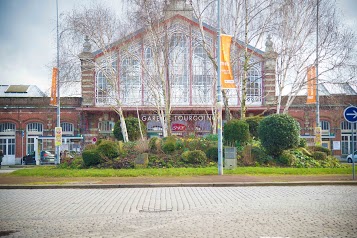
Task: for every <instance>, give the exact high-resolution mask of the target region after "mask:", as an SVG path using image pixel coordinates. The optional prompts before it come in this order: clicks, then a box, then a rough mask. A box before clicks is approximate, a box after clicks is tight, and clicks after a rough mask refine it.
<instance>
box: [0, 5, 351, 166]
mask: <svg viewBox="0 0 357 238" xmlns="http://www.w3.org/2000/svg"><path fill="white" fill-rule="evenodd" d="M166 11H167V12H166V17H165V19H164V20H163V21H162V22H160V24H159V27H158V28H157V29H156V30H155V31H154V30H153V29H151V30H150V29H147V28H146V29H141V30H139V31H137V32H134V33H133V34H131V35H129V36H128V37H125V39H120V40H118V41H117V42H114V43H113V44H111V45H110V47H108V48H106V49H105V51H104V50H99V51H95V52H92V51H91V44H90V42H89V39H88V38H86V40H85V43H84V45H83V51H82V53H81V54H80V55H79V60H80V61H81V97H61V100H60V101H61V127H62V130H63V140H62V143H63V146H62V148H61V150H71V151H81V150H82V149H83V148H84V147H85V145H87V144H91V143H93V142H95V141H96V140H98V139H101V138H113V129H114V124H115V122H117V121H118V120H119V116H118V113H117V111H118V108H119V107H120V108H121V110H122V112H123V114H124V116H125V117H128V116H134V117H138V118H139V119H140V120H141V121H143V122H144V123H145V124H146V126H147V132H146V134H147V136H148V137H151V136H162V134H163V125H162V123H161V120H160V116H159V113H158V112H159V111H160V108H162V107H163V105H165V104H164V103H163V102H164V100H166V99H167V98H169V99H170V100H169V101H170V121H171V131H172V133H173V134H175V135H178V136H187V135H195V136H203V135H205V134H210V133H214V121H215V120H214V118H215V110H216V108H215V102H216V83H215V82H216V79H215V78H216V73H215V72H216V69H215V67H214V64H213V63H212V61H211V59H210V56H215V52H216V41H217V32H216V30H215V28H213V27H210V26H208V25H203V30H204V37H205V40H204V42H205V44H206V46H207V48H204V47H203V45H204V44H203V38H202V34H201V32H200V25H199V22H198V21H197V20H195V19H194V18H193V17H192V9H190V6H189V5H186V4H185V3H184V1H172V4H171V5H169V7H168V8H167V9H166ZM153 33H155V34H157V36H159V39H164V40H162V41H161V43H162V44H161V45H160V47H161V48H163V49H167V50H166V51H160V49H158V48H157V47H155V45H154V44H153V38H152V37H153ZM232 45H233V48H232V51H231V58H232V68H233V74H234V79H235V82H236V84H237V88H236V89H230V90H227V91H225V93H226V95H225V99H226V100H227V102H228V105H229V111H230V112H231V114H232V116H233V117H234V118H239V116H240V111H241V103H240V102H241V94H240V91H241V86H242V83H241V81H242V80H241V78H242V70H241V65H242V61H241V57H240V54H241V53H240V52H241V49H242V47H241V45H240V42H239V41H235V40H234V41H233V43H232ZM160 47H159V48H160ZM207 49H209V52H208V53H207ZM165 52H166V53H165ZM249 52H250V54H251V58H250V63H251V65H252V67H250V69H249V71H248V77H247V84H246V88H247V97H246V104H247V113H246V116H254V115H267V114H270V113H275V112H276V96H275V94H276V92H275V91H276V90H275V85H276V79H275V65H276V58H277V54H276V53H275V52H274V50H273V42H272V41H271V40H270V37H268V39H267V41H266V48H265V52H263V51H261V50H259V49H255V48H253V47H249ZM209 53H210V54H211V55H210V54H209ZM165 64H166V65H165ZM160 69H161V71H160ZM113 82H115V83H114V84H113ZM167 82H169V83H167ZM320 90H321V93H320V95H321V96H320V119H321V127H322V141H323V146H325V147H328V148H330V149H332V150H333V154H334V155H336V156H346V155H347V154H349V153H351V145H352V126H354V131H355V137H354V141H355V142H357V138H356V133H357V128H356V124H350V123H347V122H346V121H345V120H344V118H343V110H344V108H346V107H347V106H348V105H351V104H352V105H353V104H354V105H356V104H357V89H354V88H352V87H350V86H349V85H346V88H345V90H342V91H340V92H338V93H336V94H335V93H334V92H333V90H331V89H329V88H327V87H324V86H323V85H321V87H320ZM165 93H168V94H165ZM283 100H284V99H283ZM49 104H50V98H49V97H47V96H46V95H45V94H44V93H42V92H41V91H40V90H39V89H38V88H37V87H36V86H34V85H0V148H2V150H3V151H4V154H5V157H4V159H3V162H2V164H3V165H7V164H19V163H21V158H22V157H23V156H24V155H26V154H30V153H32V152H34V151H35V152H36V153H37V154H38V153H39V151H41V150H54V148H55V147H54V130H55V127H56V124H57V122H56V120H57V119H56V117H57V114H56V107H53V106H49ZM282 105H285V104H284V102H283V103H282ZM225 111H227V110H226V109H224V112H223V120H226V118H227V116H228V115H225ZM289 114H290V115H292V116H293V117H294V118H295V119H296V120H297V121H298V122H299V124H300V127H301V136H302V137H303V138H306V139H307V140H308V141H309V143H313V135H314V128H315V126H316V106H315V105H311V104H306V96H298V97H297V98H296V99H295V100H294V102H293V104H292V105H291V106H290V108H289ZM355 148H357V145H356V147H355Z"/></svg>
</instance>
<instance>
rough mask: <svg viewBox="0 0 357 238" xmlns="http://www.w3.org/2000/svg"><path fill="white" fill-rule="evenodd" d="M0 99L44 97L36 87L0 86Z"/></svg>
mask: <svg viewBox="0 0 357 238" xmlns="http://www.w3.org/2000/svg"><path fill="white" fill-rule="evenodd" d="M0 97H46V94H45V93H44V92H42V91H41V90H40V89H39V88H38V87H37V86H36V85H0Z"/></svg>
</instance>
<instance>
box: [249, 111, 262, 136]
mask: <svg viewBox="0 0 357 238" xmlns="http://www.w3.org/2000/svg"><path fill="white" fill-rule="evenodd" d="M261 120H263V117H260V116H254V117H247V118H245V121H246V122H247V123H248V125H249V133H250V136H251V137H253V138H258V136H259V135H258V126H259V123H260V121H261Z"/></svg>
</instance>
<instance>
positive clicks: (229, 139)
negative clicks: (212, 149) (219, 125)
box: [223, 119, 250, 146]
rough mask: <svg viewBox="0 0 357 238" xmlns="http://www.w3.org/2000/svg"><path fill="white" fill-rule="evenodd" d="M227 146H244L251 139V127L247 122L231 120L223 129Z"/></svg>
mask: <svg viewBox="0 0 357 238" xmlns="http://www.w3.org/2000/svg"><path fill="white" fill-rule="evenodd" d="M223 133H224V140H225V143H226V145H229V146H232V145H233V146H235V145H236V144H237V142H238V143H239V144H240V145H244V144H246V143H247V142H248V140H249V138H250V134H249V125H248V123H247V122H246V121H245V120H237V119H234V120H230V121H228V122H227V123H225V124H224V127H223Z"/></svg>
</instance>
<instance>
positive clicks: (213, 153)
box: [206, 146, 218, 162]
mask: <svg viewBox="0 0 357 238" xmlns="http://www.w3.org/2000/svg"><path fill="white" fill-rule="evenodd" d="M206 156H207V158H208V159H209V160H211V161H214V162H217V161H218V147H217V146H212V147H209V148H208V149H207V150H206Z"/></svg>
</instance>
